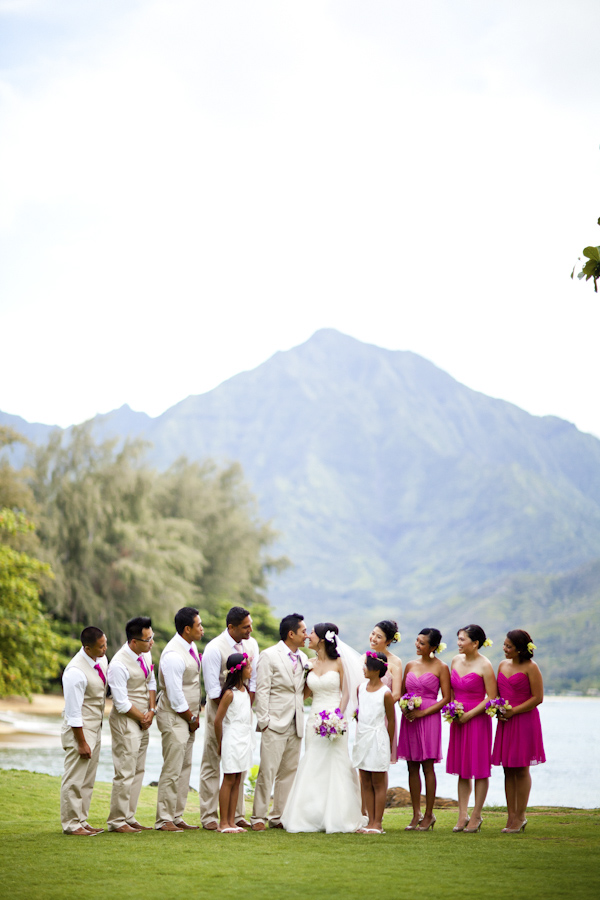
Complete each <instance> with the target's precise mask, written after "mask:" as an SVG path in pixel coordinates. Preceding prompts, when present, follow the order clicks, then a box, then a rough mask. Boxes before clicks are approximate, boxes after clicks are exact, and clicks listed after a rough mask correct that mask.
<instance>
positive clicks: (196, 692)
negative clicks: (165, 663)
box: [158, 636, 200, 716]
mask: <svg viewBox="0 0 600 900" xmlns="http://www.w3.org/2000/svg"><path fill="white" fill-rule="evenodd" d="M186 643H187V642H186ZM190 647H191V644H189V645H188V646H187V647H184V646H183V645H182V643H181V640H180V639H179V636H176V637H173V638H171V640H170V641H169V643H168V644H167V646H166V647H165V649H164V650H163V652H162V654H161V657H160V658H161V661H162V658H163V656H164V654H165V653H171V652H173V653H177V654H178V655H179V656H180V657H181V658H182V659H183V661H184V663H185V670H184V673H183V680H182V688H183V695H184V697H185V699H186V700H187V704H188V707H189V709H190V712H191V713H192V714H193V715H195V716H197V715H198V713H199V712H200V670H199V668H198V663H197V662H196V660H195V659H194V657H193V656H192V654H191V653H190ZM196 655H197V656H198V658H200V655H199V653H198V650H197V649H196ZM158 686H159V689H160V691H161V694H160V698H159V703H158V706H159V708H160V709H161V710H169V711H170V712H174V710H173V707H172V706H171V704H170V702H169V697H168V695H167V692H166V690H165V683H164V681H163V679H162V672H161V670H160V666H159V670H158Z"/></svg>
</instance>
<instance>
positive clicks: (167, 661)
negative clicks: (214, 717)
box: [160, 634, 200, 713]
mask: <svg viewBox="0 0 600 900" xmlns="http://www.w3.org/2000/svg"><path fill="white" fill-rule="evenodd" d="M175 639H176V640H178V641H181V644H182V646H183V647H185V649H186V651H187V652H188V653H189V652H190V648H191V649H192V650H193V651H194V653H195V654H196V656H197V657H198V659H200V653H199V652H198V648H197V647H196V645H195V643H194V642H193V641H192V642H191V644H189V643H188V642H187V641H186V640H185V638H182V637H181V635H180V634H176V635H175ZM160 671H161V672H162V680H163V681H164V684H165V690H166V692H167V697H168V698H169V703H170V704H171V707H172V708H173V709H174V710H175V712H178V713H180V712H185V711H186V709H189V703H188V702H187V700H186V699H185V694H184V693H183V673H184V672H185V663H184V661H183V660H182V658H181V656H180V655H179V654H178V653H175V652H174V651H173V650H170V651H167V652H166V653H165V652H163V654H162V656H161V658H160Z"/></svg>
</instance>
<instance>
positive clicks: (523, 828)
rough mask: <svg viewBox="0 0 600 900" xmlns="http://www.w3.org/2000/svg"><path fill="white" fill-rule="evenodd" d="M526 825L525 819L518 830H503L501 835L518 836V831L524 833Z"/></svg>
mask: <svg viewBox="0 0 600 900" xmlns="http://www.w3.org/2000/svg"><path fill="white" fill-rule="evenodd" d="M526 825H527V819H525V821H524V822H521V824H520V825H519V827H518V828H503V829H502V833H503V834H518V833H519V832H520V831H525V826H526Z"/></svg>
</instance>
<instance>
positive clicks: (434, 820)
mask: <svg viewBox="0 0 600 900" xmlns="http://www.w3.org/2000/svg"><path fill="white" fill-rule="evenodd" d="M436 822H437V819H436V817H435V816H432V819H431V822H430V823H429V825H427V826H426V827H425V828H423V826H422V825H417V831H429V829H430V828H431V830H432V831H433V826H434V825H435V823H436Z"/></svg>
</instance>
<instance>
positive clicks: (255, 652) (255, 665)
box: [248, 637, 260, 694]
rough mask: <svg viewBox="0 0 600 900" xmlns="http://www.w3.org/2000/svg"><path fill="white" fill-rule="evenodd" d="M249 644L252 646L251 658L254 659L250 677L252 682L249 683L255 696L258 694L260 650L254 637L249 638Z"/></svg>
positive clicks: (249, 688) (249, 687) (250, 689)
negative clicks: (257, 673)
mask: <svg viewBox="0 0 600 900" xmlns="http://www.w3.org/2000/svg"><path fill="white" fill-rule="evenodd" d="M248 644H250V653H249V656H251V657H252V674H251V675H250V681H249V682H248V690H249V691H252V693H253V694H255V693H256V670H257V668H258V656H259V653H260V650H259V649H258V644H257V642H256V641H255V639H254V638H253V637H250V638H248Z"/></svg>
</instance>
